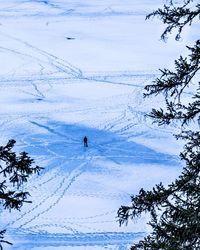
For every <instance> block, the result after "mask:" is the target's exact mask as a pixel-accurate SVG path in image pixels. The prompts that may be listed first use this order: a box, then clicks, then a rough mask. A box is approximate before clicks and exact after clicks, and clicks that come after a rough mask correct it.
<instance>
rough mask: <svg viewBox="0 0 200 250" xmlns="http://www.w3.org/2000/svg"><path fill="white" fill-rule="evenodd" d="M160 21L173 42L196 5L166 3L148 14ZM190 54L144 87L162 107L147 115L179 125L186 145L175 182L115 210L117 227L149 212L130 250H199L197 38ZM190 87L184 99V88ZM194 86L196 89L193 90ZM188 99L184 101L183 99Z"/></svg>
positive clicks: (199, 12) (193, 17)
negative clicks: (147, 231) (146, 226)
mask: <svg viewBox="0 0 200 250" xmlns="http://www.w3.org/2000/svg"><path fill="white" fill-rule="evenodd" d="M155 16H156V17H158V18H160V19H161V20H162V22H163V23H164V24H166V25H167V28H166V29H165V31H164V33H163V34H162V36H161V37H162V39H163V40H166V38H167V36H168V34H170V33H171V31H173V30H177V35H176V40H179V39H180V36H181V32H182V30H183V29H184V27H185V26H187V25H192V23H194V22H198V21H199V19H200V3H199V1H192V0H185V1H184V2H183V4H182V5H180V4H175V3H173V1H170V2H168V4H166V5H164V6H163V8H162V9H158V10H156V11H154V12H152V13H151V14H149V15H148V16H147V19H148V18H150V17H155ZM187 49H188V51H189V53H188V56H187V57H186V58H183V57H182V56H181V57H180V58H179V59H178V60H176V61H175V68H174V70H173V71H172V70H169V69H164V70H161V76H160V77H158V78H157V79H156V80H155V81H154V82H153V84H151V85H147V86H146V87H145V91H146V92H145V94H144V95H145V97H148V96H152V95H155V96H157V95H159V94H161V95H163V97H164V98H165V103H166V105H165V107H164V108H159V109H155V108H154V109H152V112H151V113H150V114H149V116H150V117H152V118H153V121H154V122H156V123H158V125H166V124H167V125H169V124H171V123H172V122H173V123H174V122H176V123H177V124H179V126H180V131H181V132H180V133H179V134H177V135H175V137H176V138H177V139H182V140H184V141H185V146H184V149H183V152H182V153H180V158H181V159H182V160H183V161H184V162H185V167H184V168H183V170H182V173H181V174H180V176H179V177H177V179H176V180H175V181H174V182H172V183H171V184H169V185H168V186H167V187H164V186H163V184H162V183H160V184H158V185H156V186H155V187H154V188H153V189H152V190H151V191H145V190H143V189H141V190H140V192H139V194H138V195H136V196H132V197H131V205H130V206H121V208H120V209H119V210H118V217H119V222H120V225H121V224H123V223H128V221H129V219H133V218H135V217H139V216H140V215H141V214H142V213H149V214H150V221H149V225H150V226H151V229H152V232H151V233H150V234H149V235H148V236H146V237H145V238H144V239H143V240H141V241H140V242H139V243H136V244H134V245H133V246H132V247H131V249H132V250H197V249H200V132H199V127H200V82H199V70H200V40H197V41H196V42H195V44H194V46H193V47H189V46H187ZM191 87H192V90H191V91H192V92H190V93H193V95H192V97H191V98H188V96H187V93H186V89H187V91H189V88H191ZM194 88H195V90H194ZM186 97H187V98H186Z"/></svg>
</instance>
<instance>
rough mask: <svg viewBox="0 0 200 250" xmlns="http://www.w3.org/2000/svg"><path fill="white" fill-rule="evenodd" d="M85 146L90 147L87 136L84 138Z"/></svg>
mask: <svg viewBox="0 0 200 250" xmlns="http://www.w3.org/2000/svg"><path fill="white" fill-rule="evenodd" d="M83 143H84V147H88V138H87V137H86V136H85V137H84V138H83Z"/></svg>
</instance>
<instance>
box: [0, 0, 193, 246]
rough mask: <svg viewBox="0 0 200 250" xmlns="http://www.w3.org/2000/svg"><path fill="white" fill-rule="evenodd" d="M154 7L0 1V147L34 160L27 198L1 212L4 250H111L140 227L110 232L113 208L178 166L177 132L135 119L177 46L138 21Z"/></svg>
mask: <svg viewBox="0 0 200 250" xmlns="http://www.w3.org/2000/svg"><path fill="white" fill-rule="evenodd" d="M161 4H162V1H161V0H157V1H153V4H152V1H150V0H149V1H148V0H142V1H140V0H134V1H130V0H124V1H123V2H122V1H120V0H109V1H99V0H87V1H86V0H77V1H72V0H66V1H65V0H62V1H61V0H52V1H51V0H49V1H48V0H47V1H42V0H38V1H36V0H35V1H34V0H32V1H31V0H23V1H22V0H16V1H14V0H10V1H6V0H2V1H1V2H0V41H1V42H0V55H1V61H0V64H1V65H0V116H1V120H0V123H1V124H0V125H1V126H0V132H1V145H3V144H5V143H6V142H7V140H8V139H10V138H14V139H16V141H17V147H16V150H17V151H22V150H25V151H27V152H28V153H29V154H30V156H31V157H32V158H34V159H35V161H36V163H37V164H38V165H40V166H42V167H45V169H44V170H43V171H42V172H41V175H40V176H37V177H34V178H33V179H32V180H31V181H30V182H29V183H28V184H27V186H25V187H24V189H28V190H29V191H30V193H31V195H32V196H31V200H32V201H33V203H32V204H27V205H24V207H23V208H22V210H21V211H20V212H16V211H12V212H11V213H9V212H8V211H2V212H1V217H0V218H1V225H4V226H5V227H6V228H8V234H9V235H10V238H11V241H13V242H14V243H15V245H14V247H12V249H20V250H22V249H34V250H36V249H37V250H39V249H44V250H52V249H54V248H55V247H56V249H62V250H69V249H80V250H82V249H121V250H122V249H126V248H127V247H128V246H129V245H130V244H131V242H133V241H134V240H137V239H138V238H141V237H142V236H143V235H144V234H145V233H146V232H147V231H148V228H147V227H146V224H145V222H146V221H147V219H148V218H146V217H143V218H141V220H140V221H137V222H135V223H130V224H129V225H128V226H127V227H119V225H118V222H117V218H116V215H117V214H116V212H117V210H118V208H119V207H120V206H121V205H122V204H129V202H130V195H132V194H136V193H137V192H138V190H139V189H140V188H141V187H143V188H145V189H147V188H151V187H152V186H153V185H154V184H155V183H157V182H160V181H162V182H163V183H165V184H167V183H169V182H170V181H171V180H172V179H173V178H174V177H175V176H177V174H178V172H179V171H180V167H181V165H180V162H179V160H178V158H177V155H176V153H178V152H179V149H180V145H178V144H177V142H176V141H175V140H174V139H173V137H172V134H173V132H174V131H175V130H176V128H174V127H171V128H157V127H156V126H155V125H152V124H151V121H150V120H148V119H147V118H146V117H145V114H146V113H147V112H148V111H149V110H150V109H151V106H152V103H153V104H154V105H157V104H156V102H158V104H160V100H159V101H156V100H154V99H153V100H152V99H149V100H143V96H142V92H143V87H144V85H146V84H148V83H150V82H151V81H152V80H153V79H154V78H155V77H156V75H157V74H158V72H157V71H156V70H157V68H159V67H163V66H166V65H169V64H170V63H171V59H172V58H173V57H174V58H175V57H176V56H178V55H179V53H180V52H181V51H182V50H184V46H183V44H181V43H175V42H174V41H172V40H169V43H168V44H165V43H162V42H161V41H159V37H160V33H161V31H162V28H163V27H161V26H160V25H158V23H157V21H154V22H151V21H149V22H147V21H145V20H144V19H145V15H146V14H147V13H149V12H150V11H152V10H153V9H156V8H157V7H159V6H160V5H161ZM187 36H188V39H189V35H187ZM85 135H86V136H88V138H89V147H88V148H84V147H83V142H82V140H83V137H84V136H85Z"/></svg>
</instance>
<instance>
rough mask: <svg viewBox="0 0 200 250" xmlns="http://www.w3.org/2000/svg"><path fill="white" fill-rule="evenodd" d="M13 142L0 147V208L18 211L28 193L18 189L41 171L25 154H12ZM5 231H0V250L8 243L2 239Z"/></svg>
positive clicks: (25, 200)
mask: <svg viewBox="0 0 200 250" xmlns="http://www.w3.org/2000/svg"><path fill="white" fill-rule="evenodd" d="M15 143H16V142H15V140H10V141H9V142H8V143H7V145H6V146H1V147H0V206H1V207H2V208H3V209H9V210H12V209H17V210H20V208H21V207H22V205H23V203H24V202H28V203H30V202H31V201H29V200H27V199H28V196H29V193H28V192H27V191H23V190H22V189H20V187H22V184H24V183H25V182H27V181H28V180H29V178H30V176H31V175H32V174H35V173H37V174H39V171H40V170H41V169H42V168H41V167H38V166H37V165H36V166H35V165H34V166H32V165H33V164H34V160H33V159H31V158H30V157H29V156H28V154H27V153H26V152H21V153H20V154H19V155H18V156H17V155H16V153H15V152H13V147H14V144H15ZM5 232H6V230H5V229H3V230H1V231H0V249H3V246H2V244H3V243H8V244H11V243H10V242H8V241H6V240H5V239H4V234H5Z"/></svg>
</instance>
